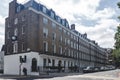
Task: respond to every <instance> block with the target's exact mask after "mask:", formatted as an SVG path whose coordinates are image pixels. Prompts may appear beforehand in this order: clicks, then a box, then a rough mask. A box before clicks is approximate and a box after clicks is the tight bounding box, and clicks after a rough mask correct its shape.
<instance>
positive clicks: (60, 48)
mask: <svg viewBox="0 0 120 80" xmlns="http://www.w3.org/2000/svg"><path fill="white" fill-rule="evenodd" d="M59 51H60V52H59V53H60V54H62V46H59Z"/></svg>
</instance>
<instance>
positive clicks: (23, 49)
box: [22, 43, 25, 52]
mask: <svg viewBox="0 0 120 80" xmlns="http://www.w3.org/2000/svg"><path fill="white" fill-rule="evenodd" d="M24 51H25V44H24V43H22V52H24Z"/></svg>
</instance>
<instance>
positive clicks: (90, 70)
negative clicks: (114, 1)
mask: <svg viewBox="0 0 120 80" xmlns="http://www.w3.org/2000/svg"><path fill="white" fill-rule="evenodd" d="M93 71H94V67H92V66H88V67H86V68H84V69H83V73H90V72H93Z"/></svg>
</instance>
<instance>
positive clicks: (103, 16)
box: [0, 0, 118, 47]
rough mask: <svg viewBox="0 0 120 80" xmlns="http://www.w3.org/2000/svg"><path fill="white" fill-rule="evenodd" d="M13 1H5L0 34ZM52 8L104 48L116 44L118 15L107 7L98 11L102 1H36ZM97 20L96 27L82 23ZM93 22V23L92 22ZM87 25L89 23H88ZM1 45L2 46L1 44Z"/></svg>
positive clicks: (23, 1) (0, 37)
mask: <svg viewBox="0 0 120 80" xmlns="http://www.w3.org/2000/svg"><path fill="white" fill-rule="evenodd" d="M10 1H12V0H3V1H2V3H0V4H1V8H0V11H2V12H0V27H2V28H0V32H1V33H3V34H4V29H3V27H4V18H5V17H6V16H7V13H8V2H10ZM27 1H29V0H18V2H19V3H25V2H27ZM36 1H38V2H39V1H40V3H43V4H45V5H46V6H48V7H49V8H52V9H53V10H54V11H55V12H56V13H57V14H58V15H60V16H61V17H62V18H66V19H67V20H68V21H69V23H75V24H76V26H77V27H76V29H77V30H78V31H80V32H81V33H85V32H87V33H88V37H89V38H90V39H92V40H96V41H97V42H98V43H99V44H100V46H102V47H112V46H113V44H114V39H113V38H114V33H115V30H116V26H117V25H118V22H117V21H116V20H115V19H112V17H114V15H115V14H116V13H117V12H115V10H114V9H112V8H110V7H106V8H104V9H103V10H97V8H98V7H100V1H101V0H92V1H91V0H36ZM116 11H118V10H116ZM83 18H84V19H86V20H89V21H90V20H96V24H95V25H94V26H85V25H82V24H81V21H82V20H83ZM91 22H92V21H91ZM86 23H87V22H86ZM2 36H3V35H0V40H2V42H4V41H3V40H4V36H3V37H2ZM0 45H1V44H0Z"/></svg>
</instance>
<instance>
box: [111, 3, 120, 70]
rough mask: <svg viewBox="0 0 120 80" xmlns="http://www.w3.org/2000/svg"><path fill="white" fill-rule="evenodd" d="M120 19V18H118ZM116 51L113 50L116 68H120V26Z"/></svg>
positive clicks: (116, 39)
mask: <svg viewBox="0 0 120 80" xmlns="http://www.w3.org/2000/svg"><path fill="white" fill-rule="evenodd" d="M117 5H118V7H119V8H120V2H119V3H118V4H117ZM118 19H120V16H119V17H118ZM114 38H115V46H114V47H115V49H114V50H113V54H112V55H113V58H114V62H115V65H116V67H119V68H120V25H119V26H117V31H116V33H115V37H114Z"/></svg>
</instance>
